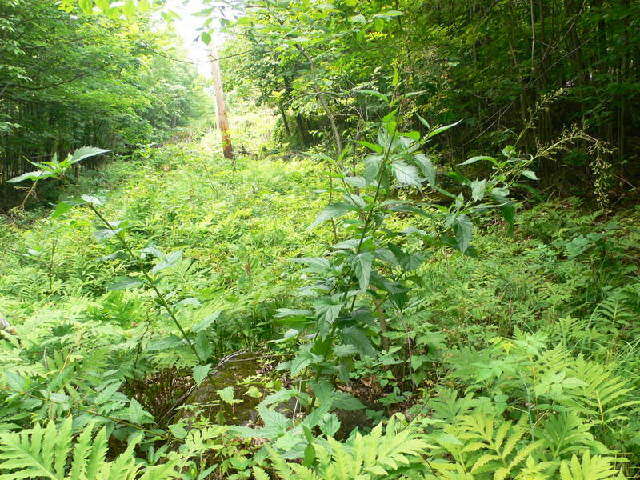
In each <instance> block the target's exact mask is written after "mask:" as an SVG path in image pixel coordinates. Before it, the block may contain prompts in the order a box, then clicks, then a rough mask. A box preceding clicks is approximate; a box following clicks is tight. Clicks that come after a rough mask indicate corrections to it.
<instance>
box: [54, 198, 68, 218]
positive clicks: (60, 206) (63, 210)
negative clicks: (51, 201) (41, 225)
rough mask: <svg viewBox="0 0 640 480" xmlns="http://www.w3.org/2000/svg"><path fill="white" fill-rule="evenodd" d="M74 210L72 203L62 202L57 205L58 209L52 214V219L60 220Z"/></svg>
mask: <svg viewBox="0 0 640 480" xmlns="http://www.w3.org/2000/svg"><path fill="white" fill-rule="evenodd" d="M72 208H73V205H72V204H71V203H69V202H60V203H58V204H57V205H56V208H55V209H54V210H53V213H52V214H51V218H54V219H55V218H60V217H62V216H63V215H64V214H65V213H67V212H68V211H69V210H71V209H72Z"/></svg>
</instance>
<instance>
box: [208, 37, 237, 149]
mask: <svg viewBox="0 0 640 480" xmlns="http://www.w3.org/2000/svg"><path fill="white" fill-rule="evenodd" d="M209 55H210V56H209V58H210V59H211V77H212V82H213V91H214V94H215V97H216V110H217V113H218V129H219V130H220V136H221V138H222V154H223V155H224V158H230V159H232V158H233V146H232V145H231V136H230V135H229V120H228V119H227V106H226V104H225V101H224V90H223V88H222V75H221V74H220V60H219V58H218V49H217V48H216V46H215V44H214V43H211V49H210V54H209Z"/></svg>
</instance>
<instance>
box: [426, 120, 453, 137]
mask: <svg viewBox="0 0 640 480" xmlns="http://www.w3.org/2000/svg"><path fill="white" fill-rule="evenodd" d="M460 122H462V120H458V121H457V122H453V123H451V124H449V125H443V126H442V127H438V128H435V129H433V130H431V131H430V132H429V133H427V135H426V137H425V138H426V139H429V138H432V137H435V136H436V135H440V134H441V133H443V132H446V131H447V130H449V129H450V128H453V127H455V126H456V125H458V124H459V123H460Z"/></svg>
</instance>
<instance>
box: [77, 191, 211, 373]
mask: <svg viewBox="0 0 640 480" xmlns="http://www.w3.org/2000/svg"><path fill="white" fill-rule="evenodd" d="M88 205H89V208H90V209H91V211H93V213H94V214H95V215H96V216H97V217H98V218H99V219H100V220H101V221H102V223H104V224H105V225H106V227H107V228H108V229H109V230H111V231H113V232H115V231H116V229H115V228H114V227H113V226H112V225H111V223H110V222H109V221H108V220H107V219H106V218H105V217H104V216H103V215H102V214H101V213H100V212H99V211H98V209H97V208H96V207H95V206H94V205H92V204H90V203H89V204H88ZM116 237H117V238H118V240H119V242H120V245H122V247H123V248H124V250H125V251H126V252H127V254H128V255H129V257H130V258H131V259H132V260H134V261H136V262H137V263H139V261H138V257H137V256H136V255H135V253H133V249H132V248H131V246H130V245H129V244H128V243H127V241H126V240H125V238H124V237H123V236H122V232H117V233H116ZM142 276H143V277H144V280H145V283H146V285H147V286H148V287H149V288H151V289H152V290H153V291H154V293H155V294H156V298H157V300H158V302H159V303H160V305H161V306H162V307H163V308H164V309H165V310H166V312H167V314H169V317H170V318H171V320H172V321H173V323H174V324H175V326H176V327H177V328H178V330H179V331H180V334H181V335H182V338H183V339H184V340H185V341H186V342H187V344H188V345H189V348H190V349H191V351H192V352H193V353H194V355H195V356H196V358H197V359H198V360H199V361H200V363H206V362H205V360H204V359H203V358H202V357H201V356H200V355H199V354H198V351H197V350H196V348H195V346H194V345H193V343H192V342H191V340H190V339H189V336H188V335H187V332H186V331H185V330H184V328H182V325H181V324H180V322H179V321H178V318H177V317H176V315H175V313H174V311H173V309H172V308H171V306H170V305H169V302H167V299H166V297H165V296H164V294H163V293H162V292H161V291H160V290H159V289H158V287H157V286H156V284H155V282H154V281H153V278H151V276H150V275H149V274H148V273H147V272H146V271H144V270H143V271H142Z"/></svg>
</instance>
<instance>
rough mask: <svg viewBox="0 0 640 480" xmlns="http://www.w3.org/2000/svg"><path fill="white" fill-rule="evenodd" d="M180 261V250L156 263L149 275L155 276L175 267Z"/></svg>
mask: <svg viewBox="0 0 640 480" xmlns="http://www.w3.org/2000/svg"><path fill="white" fill-rule="evenodd" d="M180 260H182V250H176V251H175V252H171V253H170V254H168V255H166V256H165V257H164V258H163V259H162V260H161V261H160V262H158V263H157V264H156V265H155V266H154V267H153V268H152V269H151V271H150V272H149V273H151V274H156V273H158V272H161V271H162V270H166V269H167V268H171V267H173V266H175V265H176V264H177V263H178V262H179V261H180Z"/></svg>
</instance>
